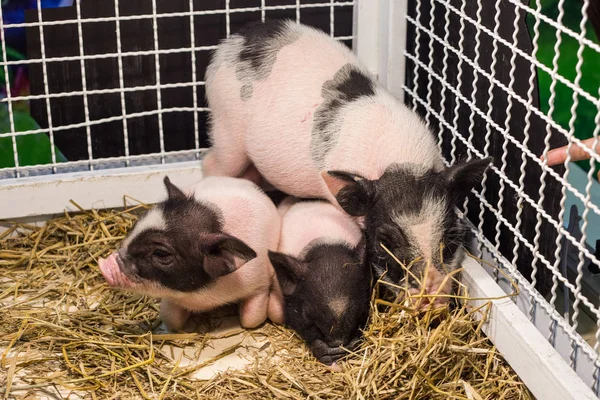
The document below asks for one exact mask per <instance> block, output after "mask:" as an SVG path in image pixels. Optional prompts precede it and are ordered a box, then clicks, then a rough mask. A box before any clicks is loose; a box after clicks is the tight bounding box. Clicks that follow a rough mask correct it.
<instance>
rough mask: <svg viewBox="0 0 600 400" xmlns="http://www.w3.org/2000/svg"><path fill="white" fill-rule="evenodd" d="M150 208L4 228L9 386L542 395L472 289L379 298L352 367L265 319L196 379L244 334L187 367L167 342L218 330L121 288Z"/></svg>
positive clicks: (50, 393)
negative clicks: (491, 328) (433, 305)
mask: <svg viewBox="0 0 600 400" xmlns="http://www.w3.org/2000/svg"><path fill="white" fill-rule="evenodd" d="M145 208H146V206H144V205H138V206H135V207H130V208H128V209H126V210H124V211H118V210H107V211H83V212H81V213H77V214H73V215H71V214H68V213H65V215H64V216H62V217H60V218H55V219H53V220H50V221H48V222H47V223H46V224H45V225H44V226H43V227H39V228H38V227H33V226H30V225H24V224H21V225H15V226H14V227H13V228H11V230H10V232H11V234H5V235H1V236H0V249H1V250H0V356H1V358H0V396H4V398H26V397H27V396H29V395H40V396H41V395H43V396H47V397H48V398H62V397H61V396H67V395H68V394H69V393H71V392H73V393H77V394H79V395H80V396H82V397H84V398H92V399H95V398H107V399H108V398H117V397H118V398H123V399H126V398H152V399H155V398H165V399H178V398H181V399H186V398H206V399H261V400H262V399H306V398H311V399H449V398H452V399H531V398H533V397H532V396H531V394H530V393H529V391H528V390H527V388H526V387H525V386H524V384H523V383H522V382H521V381H520V380H519V378H518V376H516V374H515V373H514V371H512V369H511V368H510V367H509V366H508V365H507V363H506V362H505V361H504V359H503V358H502V356H501V355H500V354H499V353H498V352H497V351H496V349H495V348H494V346H493V345H492V343H491V342H490V341H489V340H488V339H487V338H486V337H485V335H484V334H483V333H482V331H481V325H482V321H480V322H477V320H476V319H475V318H473V316H474V314H475V313H483V316H484V317H485V315H486V313H487V312H488V311H489V310H488V308H489V304H488V307H484V308H482V309H480V310H473V309H470V308H468V307H467V306H466V305H465V304H466V302H465V301H464V300H465V299H466V298H468V295H467V293H466V292H465V290H466V288H464V287H460V288H459V295H458V296H455V297H457V298H458V303H459V306H458V307H456V309H454V310H452V311H451V312H448V310H447V309H443V310H441V311H440V310H438V311H428V312H427V313H425V314H424V315H422V314H421V315H420V314H418V313H417V312H415V310H414V309H412V308H411V307H409V306H407V305H406V304H399V303H398V302H386V301H383V300H378V301H377V302H373V306H372V310H373V313H372V317H371V321H370V323H369V326H368V328H367V330H366V332H365V339H364V341H363V343H362V345H361V346H360V347H359V348H358V349H356V350H355V351H354V353H353V354H351V355H349V356H348V357H347V359H346V360H345V361H343V362H341V363H340V366H341V371H340V372H333V371H332V370H331V369H329V368H327V367H326V366H324V365H322V364H320V363H318V362H317V361H316V360H315V358H314V357H312V355H311V354H310V351H309V350H308V349H307V348H306V346H305V345H304V344H303V342H302V341H301V340H300V339H299V338H298V337H297V336H296V335H295V334H294V333H293V332H291V331H289V330H287V329H285V328H283V327H281V326H275V325H272V324H269V323H267V324H265V325H263V326H262V327H261V328H259V329H255V330H248V331H245V335H251V336H252V337H257V338H262V339H265V340H266V344H265V345H264V346H263V347H264V348H265V349H264V351H262V352H260V354H261V356H260V357H258V358H256V359H255V360H254V362H253V363H252V365H251V366H250V367H247V368H245V369H243V370H237V371H229V372H227V373H221V374H218V375H216V376H214V377H213V378H212V379H210V380H205V381H199V380H195V379H194V378H193V375H194V373H195V372H196V371H197V370H198V369H199V368H200V367H201V366H205V365H209V364H211V363H213V362H216V361H217V360H218V359H221V358H223V357H226V356H227V355H229V354H231V353H232V352H235V351H236V348H237V346H243V344H238V345H233V346H231V347H230V348H227V349H225V350H224V351H222V352H221V353H219V354H218V355H216V356H215V357H214V359H210V360H207V361H205V362H204V363H203V365H201V366H198V365H187V366H183V364H182V365H179V362H180V361H181V360H180V359H179V360H177V359H174V358H173V357H170V356H168V355H167V354H165V353H164V352H162V351H160V349H161V346H162V345H164V344H165V343H170V344H171V345H172V346H178V347H186V348H190V347H191V348H192V349H194V348H195V349H197V350H198V351H200V350H202V349H204V348H206V346H211V343H212V341H213V340H215V339H214V338H213V337H211V334H202V333H197V334H153V333H151V332H152V330H153V329H154V328H156V326H157V319H158V306H157V301H156V300H155V299H148V298H145V297H140V296H137V295H134V294H131V293H126V292H120V291H117V290H112V289H110V288H109V287H108V286H107V285H106V283H105V282H104V279H103V278H102V276H101V275H100V273H99V271H98V268H97V260H98V258H99V257H107V256H108V255H109V254H110V252H111V251H112V250H113V249H114V248H115V247H116V246H117V245H118V243H119V241H120V240H121V239H122V238H123V237H124V235H125V234H126V233H127V231H128V230H129V229H131V227H132V226H133V223H134V222H135V220H136V218H137V215H138V213H139V212H140V211H143V210H144V209H145ZM15 233H17V234H16V235H15ZM453 278H454V277H453ZM490 304H491V303H490ZM382 306H384V307H385V306H387V309H386V310H382V309H381V307H382ZM434 320H435V324H432V321H434ZM234 333H235V332H234ZM257 354H259V353H257Z"/></svg>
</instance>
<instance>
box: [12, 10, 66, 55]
mask: <svg viewBox="0 0 600 400" xmlns="http://www.w3.org/2000/svg"><path fill="white" fill-rule="evenodd" d="M40 3H41V5H42V8H55V7H67V6H72V5H73V0H41V2H40ZM32 8H37V0H2V19H3V21H4V24H22V23H24V22H25V10H29V9H32ZM4 37H5V40H6V43H7V44H8V45H9V46H10V47H12V48H14V49H16V50H18V51H19V52H21V53H23V54H25V52H26V50H25V28H10V29H5V30H4Z"/></svg>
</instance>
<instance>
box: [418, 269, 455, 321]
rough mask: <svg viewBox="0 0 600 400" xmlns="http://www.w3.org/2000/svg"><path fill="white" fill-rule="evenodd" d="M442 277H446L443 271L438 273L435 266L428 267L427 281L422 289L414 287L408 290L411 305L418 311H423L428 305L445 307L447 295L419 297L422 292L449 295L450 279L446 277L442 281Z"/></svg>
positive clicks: (447, 299) (429, 294)
mask: <svg viewBox="0 0 600 400" xmlns="http://www.w3.org/2000/svg"><path fill="white" fill-rule="evenodd" d="M444 279H446V276H445V275H444V274H443V273H440V272H439V271H438V270H437V268H432V267H430V268H429V270H428V271H427V280H426V282H427V283H426V285H425V288H424V290H421V289H414V288H412V289H409V290H408V294H409V295H410V296H411V303H412V304H413V306H414V307H415V308H416V309H417V310H419V311H423V310H425V309H427V308H429V307H432V308H441V307H445V306H446V305H447V304H448V301H449V298H448V297H438V298H435V297H433V298H432V297H420V296H421V295H422V294H424V295H428V296H431V295H449V294H450V293H451V291H452V280H451V279H450V278H448V279H446V282H444ZM442 284H443V286H442ZM422 292H423V293H422Z"/></svg>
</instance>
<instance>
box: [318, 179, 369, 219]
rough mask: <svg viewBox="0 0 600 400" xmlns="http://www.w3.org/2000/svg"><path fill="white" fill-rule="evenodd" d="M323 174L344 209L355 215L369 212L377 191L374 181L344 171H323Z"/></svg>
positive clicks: (330, 189)
mask: <svg viewBox="0 0 600 400" xmlns="http://www.w3.org/2000/svg"><path fill="white" fill-rule="evenodd" d="M321 176H322V177H323V180H324V181H325V184H326V185H327V187H328V188H329V191H330V192H331V194H333V195H334V196H335V199H336V200H337V202H338V204H339V205H340V206H341V207H342V209H343V210H344V211H346V212H347V213H348V214H349V215H352V216H353V217H359V216H362V215H365V214H366V213H367V210H368V209H369V208H370V207H371V203H372V201H373V197H374V192H375V191H374V185H373V182H372V181H370V180H368V179H366V178H363V177H362V176H360V175H356V174H351V173H349V172H344V171H323V172H321Z"/></svg>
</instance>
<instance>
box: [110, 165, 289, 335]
mask: <svg viewBox="0 0 600 400" xmlns="http://www.w3.org/2000/svg"><path fill="white" fill-rule="evenodd" d="M164 182H165V186H166V188H167V192H168V198H167V199H166V200H165V201H163V202H162V203H159V204H158V205H156V206H155V207H154V208H152V209H151V210H150V211H148V212H147V213H146V214H145V215H144V216H142V217H141V218H140V219H139V221H138V222H137V223H136V225H135V226H134V228H133V230H132V231H131V232H130V233H129V234H128V235H127V237H126V238H125V239H124V240H123V242H122V244H121V248H120V250H119V251H117V252H114V253H113V254H111V255H110V256H109V257H108V259H106V260H103V259H100V261H99V267H100V270H101V272H102V275H103V276H104V278H105V279H106V280H107V281H108V283H109V284H110V285H111V286H115V287H120V288H123V289H126V290H130V291H133V292H136V293H140V294H144V295H148V296H152V297H158V298H161V299H162V302H161V307H160V316H161V319H162V321H163V322H164V323H165V325H166V327H167V328H168V329H169V330H181V329H183V328H184V326H185V323H186V321H187V319H188V317H189V315H190V312H204V311H209V310H212V309H215V308H218V307H220V306H222V305H225V304H229V303H240V320H241V324H242V326H244V327H246V328H253V327H256V326H258V325H260V324H261V323H263V322H264V321H265V319H266V318H267V314H268V316H269V318H270V319H271V320H273V321H274V322H281V321H282V320H283V304H282V296H281V294H280V293H279V291H278V290H279V289H278V288H279V287H278V286H277V285H272V283H273V281H274V271H273V268H272V266H271V264H270V262H269V259H268V255H267V252H268V250H269V249H277V245H278V243H279V230H280V217H279V214H278V213H277V209H276V208H275V206H274V205H273V203H272V202H271V201H270V200H269V198H268V197H267V196H266V195H265V194H264V193H263V192H262V191H261V190H260V189H259V188H258V187H257V186H256V185H254V184H253V183H252V182H250V181H247V180H242V179H236V178H228V177H207V178H204V179H203V180H202V181H200V183H198V184H196V185H195V186H192V187H190V188H189V189H188V190H187V194H186V193H184V192H183V191H181V190H180V189H178V188H177V187H176V186H175V185H173V184H172V183H171V182H170V180H169V178H168V177H165V180H164Z"/></svg>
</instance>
